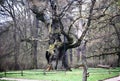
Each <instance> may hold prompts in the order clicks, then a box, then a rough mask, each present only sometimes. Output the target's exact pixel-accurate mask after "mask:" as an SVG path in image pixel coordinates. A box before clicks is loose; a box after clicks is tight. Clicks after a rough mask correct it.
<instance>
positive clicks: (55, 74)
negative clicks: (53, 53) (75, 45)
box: [0, 68, 120, 81]
mask: <svg viewBox="0 0 120 81" xmlns="http://www.w3.org/2000/svg"><path fill="white" fill-rule="evenodd" d="M72 70H73V71H71V72H70V71H67V72H65V71H50V72H46V75H44V74H43V70H41V69H39V70H24V71H23V72H24V74H23V76H21V74H20V73H21V71H8V72H7V75H6V77H11V78H25V79H33V80H49V81H82V69H72ZM88 72H89V77H88V81H98V80H103V79H106V78H110V77H114V76H118V75H119V74H120V68H115V69H110V73H109V70H108V69H101V68H89V69H88ZM4 76H5V74H4V72H0V77H4Z"/></svg>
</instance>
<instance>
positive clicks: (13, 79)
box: [0, 78, 48, 81]
mask: <svg viewBox="0 0 120 81" xmlns="http://www.w3.org/2000/svg"><path fill="white" fill-rule="evenodd" d="M0 80H11V81H48V80H30V79H16V78H0Z"/></svg>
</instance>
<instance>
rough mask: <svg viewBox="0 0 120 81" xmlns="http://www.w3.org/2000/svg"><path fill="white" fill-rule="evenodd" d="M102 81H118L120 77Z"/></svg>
mask: <svg viewBox="0 0 120 81" xmlns="http://www.w3.org/2000/svg"><path fill="white" fill-rule="evenodd" d="M104 81H120V76H118V77H114V78H110V79H107V80H104Z"/></svg>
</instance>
